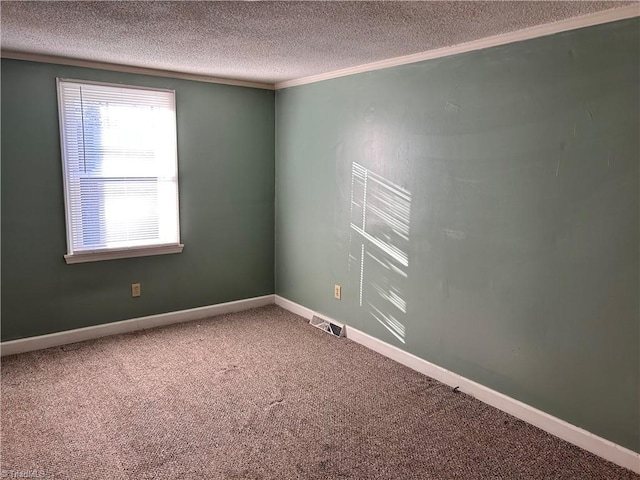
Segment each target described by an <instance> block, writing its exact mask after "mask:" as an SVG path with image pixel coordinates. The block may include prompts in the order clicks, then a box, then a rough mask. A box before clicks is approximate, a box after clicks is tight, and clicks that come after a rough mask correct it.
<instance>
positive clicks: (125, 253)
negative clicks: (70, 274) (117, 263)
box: [64, 243, 184, 264]
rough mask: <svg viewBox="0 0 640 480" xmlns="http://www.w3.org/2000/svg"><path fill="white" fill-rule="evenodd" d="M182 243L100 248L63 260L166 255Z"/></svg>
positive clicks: (179, 249)
mask: <svg viewBox="0 0 640 480" xmlns="http://www.w3.org/2000/svg"><path fill="white" fill-rule="evenodd" d="M183 248H184V245H182V244H181V243H179V244H176V245H157V246H153V247H136V248H126V249H121V250H102V251H99V252H85V253H74V254H67V255H65V256H64V260H65V261H66V262H67V263H68V264H71V263H85V262H100V261H102V260H115V259H118V258H133V257H148V256H151V255H166V254H169V253H180V252H182V249H183Z"/></svg>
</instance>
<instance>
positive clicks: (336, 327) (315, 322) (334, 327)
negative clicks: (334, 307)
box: [309, 315, 345, 337]
mask: <svg viewBox="0 0 640 480" xmlns="http://www.w3.org/2000/svg"><path fill="white" fill-rule="evenodd" d="M309 323H310V324H311V326H313V327H317V328H319V329H320V330H322V331H325V332H327V333H330V334H331V335H335V336H336V337H344V336H345V330H344V325H340V324H338V323H336V322H333V321H330V320H325V319H324V318H320V317H318V316H317V315H314V316H313V317H311V321H310V322H309Z"/></svg>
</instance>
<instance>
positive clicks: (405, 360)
mask: <svg viewBox="0 0 640 480" xmlns="http://www.w3.org/2000/svg"><path fill="white" fill-rule="evenodd" d="M275 303H276V305H279V306H280V307H282V308H284V309H286V310H289V311H291V312H293V313H295V314H296V315H300V316H301V317H303V318H305V319H307V320H310V319H311V317H313V316H314V315H318V316H320V317H323V318H325V319H327V320H328V321H330V322H335V323H339V322H336V321H335V320H333V319H330V318H328V317H326V316H325V315H322V314H318V313H317V312H314V311H313V310H311V309H309V308H307V307H303V306H302V305H299V304H297V303H295V302H292V301H291V300H287V299H286V298H283V297H281V296H279V295H275ZM346 332H347V338H348V339H350V340H352V341H354V342H356V343H359V344H360V345H363V346H365V347H367V348H369V349H371V350H373V351H375V352H378V353H379V354H381V355H384V356H385V357H387V358H390V359H391V360H394V361H396V362H398V363H401V364H403V365H405V366H407V367H409V368H411V369H412V370H415V371H417V372H420V373H422V374H424V375H427V376H429V377H431V378H434V379H435V380H438V381H439V382H442V383H444V384H446V385H449V386H451V387H459V389H460V391H462V392H464V393H466V394H467V395H471V396H472V397H474V398H477V399H478V400H480V401H481V402H484V403H486V404H488V405H491V406H492V407H495V408H497V409H499V410H502V411H503V412H506V413H508V414H510V415H513V416H514V417H517V418H519V419H520V420H523V421H525V422H527V423H530V424H531V425H535V426H536V427H538V428H540V429H542V430H544V431H545V432H548V433H550V434H551V435H555V436H556V437H558V438H561V439H562V440H565V441H567V442H569V443H572V444H573V445H577V446H578V447H580V448H583V449H585V450H587V451H589V452H591V453H593V454H595V455H598V456H599V457H602V458H604V459H605V460H609V461H610V462H613V463H615V464H616V465H620V466H621V467H624V468H627V469H629V470H631V471H633V472H635V473H640V453H636V452H634V451H632V450H629V449H627V448H624V447H622V446H620V445H618V444H615V443H613V442H611V441H610V440H607V439H604V438H602V437H599V436H597V435H594V434H593V433H591V432H588V431H587V430H584V429H583V428H580V427H577V426H575V425H572V424H570V423H568V422H566V421H564V420H561V419H559V418H557V417H554V416H552V415H549V414H548V413H545V412H543V411H542V410H538V409H537V408H534V407H532V406H530V405H527V404H526V403H523V402H521V401H519V400H516V399H514V398H511V397H508V396H507V395H504V394H502V393H500V392H497V391H495V390H492V389H490V388H488V387H485V386H484V385H481V384H479V383H476V382H474V381H473V380H469V379H468V378H465V377H463V376H461V375H458V374H457V373H454V372H452V371H450V370H447V369H445V368H442V367H440V366H438V365H435V364H433V363H431V362H428V361H427V360H424V359H422V358H419V357H416V356H415V355H413V354H411V353H409V352H406V351H404V350H401V349H399V348H397V347H395V346H393V345H390V344H388V343H386V342H383V341H382V340H378V339H377V338H374V337H372V336H371V335H368V334H366V333H364V332H361V331H360V330H358V329H356V328H353V327H351V326H349V325H347V326H346Z"/></svg>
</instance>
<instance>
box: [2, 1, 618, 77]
mask: <svg viewBox="0 0 640 480" xmlns="http://www.w3.org/2000/svg"><path fill="white" fill-rule="evenodd" d="M625 3H629V2H606V1H605V2H586V1H577V2H523V1H517V2H510V1H504V2H497V1H490V2H484V1H481V2H446V1H445V2H390V1H387V2H309V1H305V2H255V1H248V2H187V1H183V2H180V1H178V2H156V1H143V2H124V1H122V2H119V1H118V2H87V1H79V2H62V1H50V2H25V1H2V3H1V7H2V10H1V14H2V49H3V50H6V51H14V52H26V53H38V54H46V55H56V56H62V57H69V58H75V59H83V60H93V61H100V62H107V63H116V64H123V65H131V66H139V67H148V68H155V69H162V70H170V71H176V72H186V73H193V74H199V75H208V76H215V77H224V78H230V79H243V80H251V81H259V82H266V83H276V82H280V81H284V80H290V79H295V78H300V77H306V76H310V75H316V74H320V73H326V72H330V71H333V70H338V69H342V68H347V67H352V66H356V65H361V64H365V63H370V62H374V61H378V60H384V59H388V58H392V57H398V56H402V55H408V54H411V53H417V52H423V51H427V50H431V49H435V48H440V47H445V46H451V45H456V44H459V43H463V42H468V41H471V40H476V39H480V38H484V37H489V36H492V35H498V34H502V33H507V32H512V31H515V30H520V29H523V28H527V27H532V26H535V25H540V24H544V23H550V22H554V21H558V20H563V19H567V18H570V17H576V16H581V15H585V14H589V13H594V12H597V11H601V10H606V9H610V8H616V7H619V6H621V5H624V4H625Z"/></svg>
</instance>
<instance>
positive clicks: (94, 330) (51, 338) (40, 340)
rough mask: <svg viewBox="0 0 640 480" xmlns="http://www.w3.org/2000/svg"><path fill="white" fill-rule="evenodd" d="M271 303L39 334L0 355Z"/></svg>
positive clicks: (241, 303)
mask: <svg viewBox="0 0 640 480" xmlns="http://www.w3.org/2000/svg"><path fill="white" fill-rule="evenodd" d="M273 303H274V298H273V295H264V296H262V297H254V298H247V299H245V300H237V301H235V302H226V303H218V304H216V305H207V306H205V307H197V308H190V309H188V310H178V311H175V312H168V313H160V314H158V315H149V316H147V317H139V318H132V319H130V320H122V321H120V322H112V323H103V324H101V325H93V326H91V327H84V328H76V329H74V330H67V331H65V332H57V333H50V334H48V335H39V336H37V337H28V338H20V339H18V340H10V341H8V342H2V343H0V354H1V355H2V356H5V355H14V354H16V353H24V352H31V351H34V350H42V349H45V348H51V347H58V346H60V345H67V344H68V343H76V342H84V341H85V340H93V339H94V338H100V337H107V336H110V335H118V334H121V333H129V332H135V331H136V330H145V329H147V328H154V327H160V326H163V325H171V324H173V323H181V322H189V321H191V320H201V319H203V318H209V317H213V316H215V315H223V314H225V313H233V312H241V311H243V310H248V309H250V308H257V307H262V306H264V305H272V304H273Z"/></svg>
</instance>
